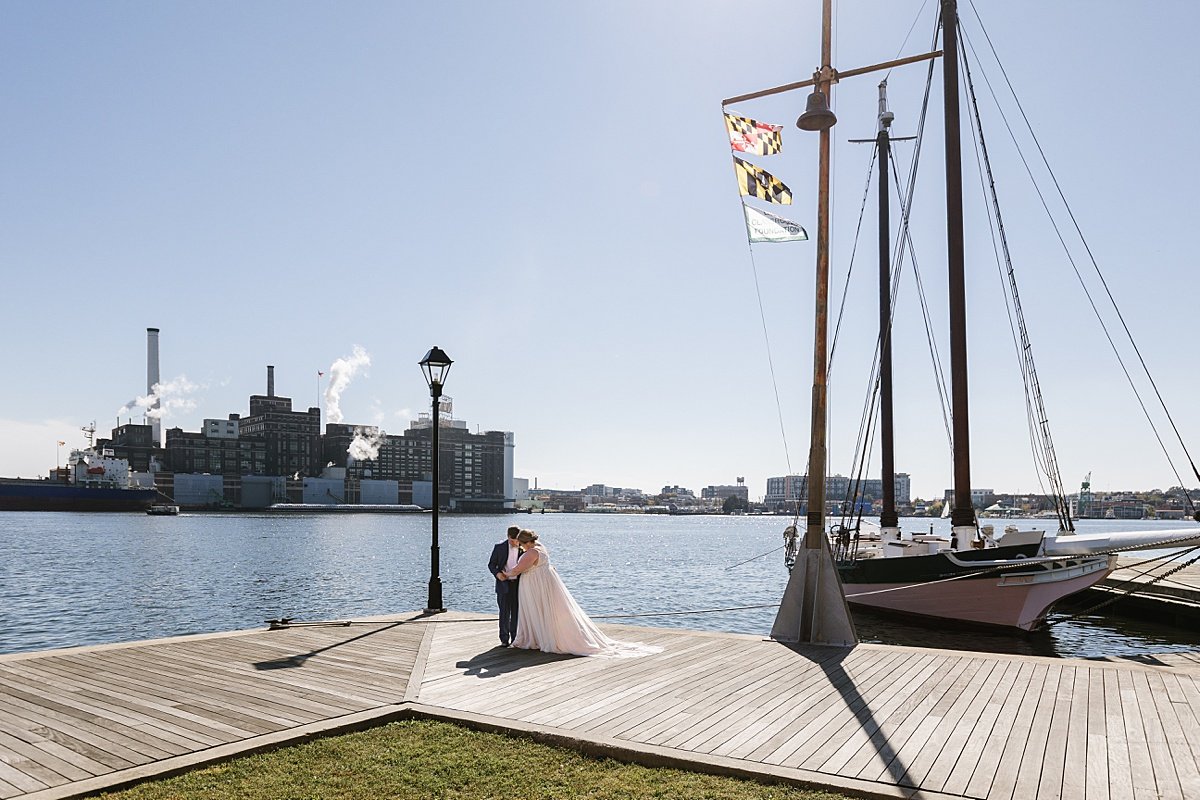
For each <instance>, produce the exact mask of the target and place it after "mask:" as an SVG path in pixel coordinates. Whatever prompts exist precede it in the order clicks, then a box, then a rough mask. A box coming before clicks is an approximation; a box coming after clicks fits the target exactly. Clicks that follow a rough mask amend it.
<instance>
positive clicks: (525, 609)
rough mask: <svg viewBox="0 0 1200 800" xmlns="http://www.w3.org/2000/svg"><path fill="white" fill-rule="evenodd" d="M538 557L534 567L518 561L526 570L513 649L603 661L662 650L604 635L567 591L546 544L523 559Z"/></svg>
mask: <svg viewBox="0 0 1200 800" xmlns="http://www.w3.org/2000/svg"><path fill="white" fill-rule="evenodd" d="M534 554H536V563H533V565H532V566H530V567H523V566H522V565H521V562H520V561H518V562H517V565H518V567H521V569H522V571H521V572H520V578H521V584H520V588H519V589H518V595H517V597H518V598H519V605H518V606H517V638H516V639H514V640H513V647H520V648H524V649H526V650H541V651H543V652H546V653H566V654H570V655H576V656H600V657H601V658H630V657H633V656H644V655H649V654H651V653H658V652H661V651H662V648H661V647H653V646H651V645H645V644H639V643H636V642H618V641H616V640H614V639H610V638H608V637H607V636H605V635H604V634H603V633H601V632H600V629H599V628H597V627H596V624H595V623H594V622H592V621H591V619H589V618H588V615H587V614H586V613H584V611H583V609H582V608H580V607H579V604H578V603H576V602H575V598H574V597H572V596H571V593H570V592H569V591H567V587H566V584H564V583H563V582H562V578H560V577H559V576H558V572H557V571H556V570H555V569H554V565H553V564H551V563H550V554H549V553H548V552H546V548H545V547H544V546H543V545H541V544H536V545H534V547H533V550H532V552H527V553H525V554H524V555H522V556H521V560H522V561H523V560H525V559H529V560H530V561H534Z"/></svg>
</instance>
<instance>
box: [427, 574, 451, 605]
mask: <svg viewBox="0 0 1200 800" xmlns="http://www.w3.org/2000/svg"><path fill="white" fill-rule="evenodd" d="M445 610H446V609H445V608H443V607H442V579H441V578H440V577H434V578H431V579H430V581H429V605H428V607H426V609H425V613H426V614H440V613H442V612H443V611H445Z"/></svg>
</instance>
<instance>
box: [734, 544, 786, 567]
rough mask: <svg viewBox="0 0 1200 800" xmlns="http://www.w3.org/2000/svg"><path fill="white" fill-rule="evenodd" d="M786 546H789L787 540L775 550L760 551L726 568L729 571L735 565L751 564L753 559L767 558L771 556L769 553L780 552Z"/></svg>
mask: <svg viewBox="0 0 1200 800" xmlns="http://www.w3.org/2000/svg"><path fill="white" fill-rule="evenodd" d="M785 547H787V543H786V542H784V543H783V544H781V545H779V547H776V548H775V549H774V550H768V551H767V552H765V553H759V554H758V555H756V556H755V557H754V558H747V559H746V560H745V561H739V562H738V563H736V564H734V565H733V566H732V567H726V568H725V571H726V572H728V571H729V570H731V569H733V568H734V567H740V566H742V565H743V564H749V563H750V562H751V561H757V560H758V559H760V558H765V557H766V556H769V555H771V554H772V553H778V552H779V551H780V550H782V549H783V548H785Z"/></svg>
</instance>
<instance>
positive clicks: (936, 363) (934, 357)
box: [892, 115, 954, 450]
mask: <svg viewBox="0 0 1200 800" xmlns="http://www.w3.org/2000/svg"><path fill="white" fill-rule="evenodd" d="M923 125H924V115H922V126H923ZM918 158H919V153H918V154H917V158H914V161H913V166H912V170H911V171H910V174H911V176H912V177H911V183H910V187H909V196H910V197H911V196H912V192H913V191H914V190H915V184H916V165H917V160H918ZM892 169H893V175H894V176H895V178H896V186H897V188H896V197H897V200H898V202H899V203H900V209H901V212H902V214H903V220H904V222H903V225H902V228H901V238H902V241H903V243H904V245H905V247H906V248H907V251H908V258H909V261H910V262H912V266H913V281H914V282H915V283H916V286H917V299H918V301H919V302H920V304H921V317H922V321H923V322H924V325H925V341H926V343H927V344H928V345H929V356H930V359H929V360H930V364H931V366H932V368H933V382H934V386H935V387H936V388H937V392H938V400H939V402H940V405H941V411H942V426H943V427H944V428H945V431H946V444H947V445H948V447H949V448H950V449H951V450H953V449H954V435H953V433H952V432H951V427H950V418H951V416H952V415H951V413H950V403H949V393H948V392H947V391H946V374H945V369H944V368H943V366H942V358H941V353H940V352H938V347H937V337H936V336H934V333H933V317H932V315H931V314H930V313H929V300H928V298H927V297H926V292H925V283H924V281H923V280H922V279H921V270H920V267H919V266H918V265H917V251H916V245H915V243H914V242H913V240H912V232H911V230H910V229H909V208H910V205H911V204H908V203H906V202H905V196H904V195H903V194H901V193H900V189H899V186H900V174H899V173H898V172H896V171H895V170H896V168H895V166H894V165H893V167H892ZM901 257H902V255H901Z"/></svg>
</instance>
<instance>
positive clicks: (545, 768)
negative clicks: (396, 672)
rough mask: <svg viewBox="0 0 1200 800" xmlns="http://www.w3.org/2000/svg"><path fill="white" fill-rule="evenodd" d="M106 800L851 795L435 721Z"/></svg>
mask: <svg viewBox="0 0 1200 800" xmlns="http://www.w3.org/2000/svg"><path fill="white" fill-rule="evenodd" d="M101 796H102V797H105V798H108V799H109V800H191V799H192V798H196V800H199V799H200V798H204V800H225V798H230V799H232V798H237V799H238V800H350V799H351V798H353V799H354V800H376V798H434V797H436V798H447V799H448V800H449V799H453V800H458V799H459V798H497V800H500V799H501V798H503V800H513V799H514V798H519V799H520V800H535V799H538V798H589V799H591V798H594V799H595V800H604V799H606V798H613V799H614V800H615V799H616V798H688V800H752V799H753V800H767V799H770V800H843V798H844V797H845V796H844V795H840V794H832V793H829V792H814V791H805V790H800V789H796V788H793V787H788V786H766V785H763V784H759V783H755V782H753V781H746V780H740V779H737V778H727V777H722V776H716V775H702V774H699V773H693V772H684V771H681V770H675V769H661V768H651V767H641V766H636V765H632V764H623V763H621V762H618V761H613V760H611V759H595V758H589V757H587V756H583V755H580V754H578V753H575V752H573V751H571V750H567V749H564V748H559V747H551V746H549V745H544V744H539V743H537V742H534V741H531V740H529V739H524V738H518V737H509V736H503V735H500V734H494V733H482V732H479V731H473V730H469V729H466V728H460V727H458V726H456V725H451V724H449V723H445V722H434V721H427V720H408V721H404V722H394V723H392V724H389V725H384V726H382V727H379V728H374V729H371V730H367V731H361V732H358V733H351V734H346V735H343V736H333V737H329V738H324V739H317V740H315V741H311V742H307V743H305V744H302V745H297V746H295V747H287V748H283V749H279V750H274V751H271V752H267V753H260V754H257V755H251V756H246V757H244V758H239V759H237V760H234V761H230V762H227V763H224V764H216V765H214V766H211V767H204V768H202V769H198V770H195V771H194V772H189V773H186V774H184V775H179V776H176V777H173V778H166V779H164V780H161V781H155V782H153V783H145V784H141V785H139V786H135V787H133V788H131V789H126V790H124V791H120V792H108V793H105V794H103V795H101Z"/></svg>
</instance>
